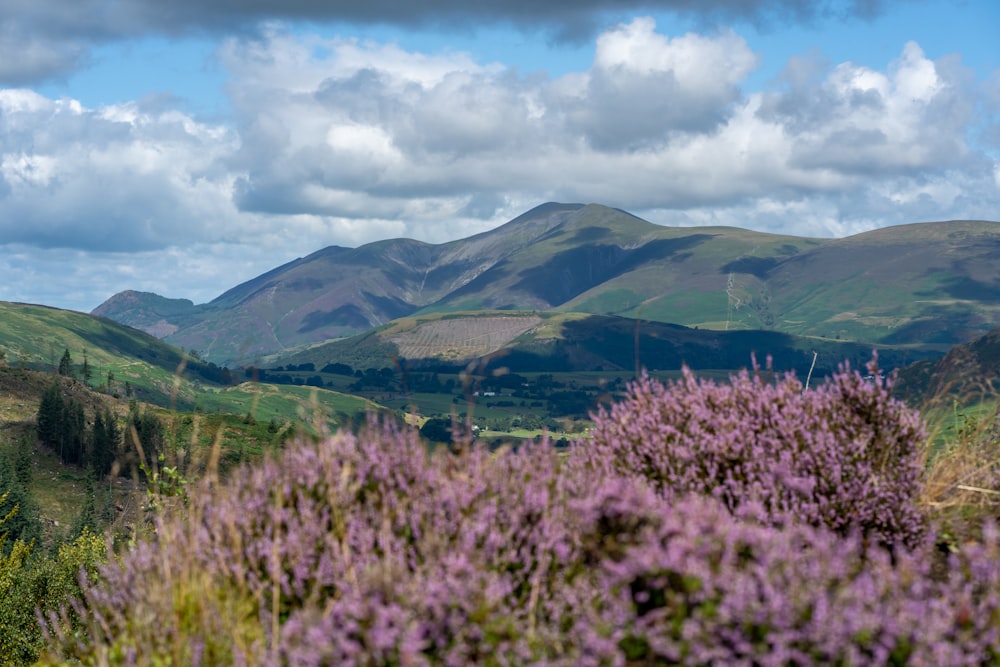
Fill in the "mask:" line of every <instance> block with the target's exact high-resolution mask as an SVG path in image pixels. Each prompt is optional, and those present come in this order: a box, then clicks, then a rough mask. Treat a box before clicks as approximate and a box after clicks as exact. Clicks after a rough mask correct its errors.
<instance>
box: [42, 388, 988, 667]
mask: <svg viewBox="0 0 1000 667" xmlns="http://www.w3.org/2000/svg"><path fill="white" fill-rule="evenodd" d="M686 381H688V382H690V380H686ZM839 381H840V382H841V384H839V385H838V384H837V383H838V380H836V379H835V380H834V382H833V384H832V386H830V387H827V388H824V389H822V390H820V391H819V392H818V393H817V397H810V396H809V394H808V393H807V395H806V396H805V397H802V396H801V392H800V398H798V399H797V398H795V397H794V396H793V395H792V394H793V393H794V392H793V391H792V388H794V386H795V385H793V384H791V383H790V380H786V381H785V383H786V384H779V385H775V389H774V390H771V389H768V388H767V387H768V386H769V385H767V384H764V383H756V381H755V380H754V379H752V378H750V377H746V378H744V379H743V380H740V379H737V380H736V381H735V382H734V386H737V385H738V384H739V383H740V382H745V383H746V384H747V388H745V389H742V390H739V391H741V392H743V393H739V394H737V395H736V396H735V397H728V398H727V396H726V394H725V392H723V391H721V390H720V389H719V388H718V387H715V386H714V385H710V384H697V385H691V388H692V390H693V391H701V392H703V393H704V395H703V396H702V398H701V399H700V400H702V401H703V402H704V403H705V405H711V406H713V408H712V409H718V410H726V409H743V410H744V414H748V415H750V418H751V419H756V420H757V422H755V423H756V424H758V426H756V427H754V429H746V430H747V431H749V432H761V433H765V434H769V433H770V431H767V429H766V428H764V427H763V426H761V425H764V424H772V425H778V424H781V426H780V428H779V427H777V426H774V428H773V430H775V431H776V432H777V433H779V434H785V435H788V434H793V435H794V436H795V437H803V438H805V437H806V435H805V433H804V431H803V430H802V429H799V428H798V427H797V426H793V425H784V422H782V421H781V420H780V419H778V418H777V417H776V416H774V415H770V414H769V413H768V412H767V410H766V409H765V408H764V407H763V406H759V407H757V408H756V410H757V411H756V412H753V411H749V412H748V411H747V407H748V406H752V405H757V404H756V403H754V401H753V400H752V397H751V396H750V395H749V393H750V392H749V389H750V388H756V390H757V391H761V392H768V391H774V392H776V393H773V394H771V396H772V398H773V401H772V402H776V401H778V400H783V401H785V404H787V405H790V406H792V407H796V406H797V409H799V410H800V412H799V413H797V414H800V415H803V417H802V419H807V418H812V419H814V420H815V421H814V423H813V424H814V426H816V427H817V428H819V429H821V430H822V429H823V428H826V429H827V430H836V432H837V433H842V434H849V435H850V437H849V438H847V443H848V445H849V446H850V447H851V448H853V449H851V451H855V450H858V451H857V453H855V454H852V456H853V457H854V458H848V459H847V460H848V461H849V462H852V463H851V464H852V465H854V466H855V468H857V467H860V465H861V464H859V463H855V459H857V460H859V461H864V460H866V459H865V458H864V456H862V453H861V452H860V446H859V445H858V443H859V442H860V441H865V442H868V443H869V444H870V443H871V442H878V443H882V442H883V441H885V442H889V443H890V444H891V443H892V442H893V440H892V438H893V437H896V436H889V435H884V434H892V433H897V434H902V435H907V434H911V433H915V432H916V431H914V430H913V429H917V428H918V427H916V426H915V425H913V424H911V423H910V421H909V419H910V415H909V413H906V412H904V411H902V410H901V409H900V408H898V406H895V405H894V404H892V403H889V402H887V401H886V400H885V399H883V398H882V395H881V393H880V392H881V391H882V388H881V386H878V385H876V386H875V388H874V389H873V390H871V393H870V394H869V393H866V392H867V390H866V389H865V388H864V387H862V386H860V385H858V384H855V383H854V381H853V380H851V379H850V377H847V378H846V379H843V378H841V380H839ZM643 387H647V388H648V389H643ZM781 387H786V388H785V389H781ZM669 391H670V390H669V388H665V389H662V390H660V389H655V388H654V386H653V385H652V384H650V383H648V382H647V383H646V384H640V385H638V389H633V392H632V395H631V397H630V399H629V400H630V401H632V402H633V404H638V402H640V401H643V400H645V401H647V406H646V408H645V410H647V411H650V412H652V411H655V410H658V409H659V408H657V407H655V406H656V405H657V401H660V400H664V399H663V397H665V396H666V397H667V399H665V400H675V399H673V398H670V397H669ZM735 391H737V390H736V389H734V392H735ZM782 392H783V393H782ZM744 394H746V395H744ZM845 394H846V395H845ZM654 397H655V400H654ZM676 400H679V399H676ZM797 401H798V402H797ZM851 401H853V403H852V402H851ZM626 403H627V402H626ZM852 404H853V405H855V406H856V407H855V408H853V412H852V413H851V414H849V415H846V416H845V417H844V422H845V423H844V424H843V425H840V424H839V423H835V421H834V419H833V417H832V415H833V414H845V413H844V406H845V405H852ZM692 405H695V406H697V405H698V404H697V403H693V404H692ZM734 406H737V407H734ZM824 406H825V407H824ZM865 406H868V407H865ZM704 409H708V408H707V407H706V408H704ZM823 410H826V412H823ZM866 410H867V412H866ZM692 414H697V412H694V413H692ZM629 415H634V416H635V418H637V419H638V418H645V417H644V415H645V412H642V413H640V412H629V411H627V410H624V409H618V410H617V411H614V410H613V411H612V412H611V413H610V414H609V415H605V416H604V417H602V426H601V428H600V429H599V430H598V435H597V440H596V441H595V443H594V445H593V446H586V445H584V444H581V445H580V446H577V447H574V448H571V449H570V451H569V453H568V454H567V455H566V456H567V457H566V458H565V459H563V458H560V455H559V454H557V453H556V452H555V451H554V449H553V448H551V447H550V446H548V444H547V443H542V444H541V445H537V446H527V447H524V448H522V449H520V450H518V451H511V450H502V451H499V452H495V453H490V452H487V451H486V450H484V449H478V448H472V449H471V450H468V451H465V452H463V453H462V454H460V455H453V454H449V453H448V452H446V451H444V450H443V449H437V450H435V451H434V452H433V453H429V452H428V450H427V448H426V446H425V445H424V443H423V442H421V441H420V440H419V438H418V436H417V434H416V433H415V432H414V431H412V430H401V429H399V428H397V427H393V426H390V425H380V424H376V423H374V422H372V423H370V424H369V426H368V428H367V429H365V430H363V431H362V432H360V433H359V434H357V435H352V434H349V433H340V434H337V435H334V436H332V437H329V438H326V439H324V440H323V441H321V442H319V443H305V442H302V443H298V444H294V445H292V446H290V447H289V448H288V450H287V451H286V452H285V453H284V455H283V456H282V458H281V459H280V460H277V461H268V462H265V463H264V464H262V465H260V466H257V467H255V468H242V469H239V470H238V471H235V472H234V474H233V476H232V477H231V478H230V479H229V480H228V481H227V482H226V483H225V484H223V485H219V484H218V483H215V484H214V485H213V484H211V483H209V482H208V481H206V482H205V483H202V484H201V485H199V486H197V487H195V488H193V489H192V492H191V494H190V499H189V505H188V512H189V514H188V515H187V516H186V517H185V516H179V515H162V516H161V517H160V518H159V519H158V523H157V525H156V530H155V534H154V536H153V537H152V538H151V539H150V540H149V541H147V542H141V543H139V544H138V545H137V546H136V547H135V548H134V549H133V550H131V551H130V552H128V553H126V554H124V555H122V557H121V558H120V559H117V560H113V561H112V562H110V563H109V564H108V565H107V566H106V567H105V568H104V569H103V570H102V572H101V576H100V577H99V578H98V579H97V581H96V583H94V584H92V585H90V586H88V587H87V588H86V591H85V594H84V597H83V599H82V600H81V601H79V603H78V604H77V607H76V610H77V612H78V614H79V616H80V618H81V619H82V622H83V623H84V626H85V627H84V631H82V632H78V633H76V632H68V631H66V630H65V628H67V627H70V626H69V625H67V624H64V623H59V622H58V619H56V618H55V617H50V618H51V621H50V623H49V635H50V640H51V646H50V649H49V652H48V654H47V655H46V656H45V658H44V660H43V662H46V661H47V662H48V663H49V664H54V663H60V661H63V660H65V659H67V658H70V659H76V660H79V661H80V662H81V663H83V664H92V665H98V664H100V665H104V664H108V665H139V664H143V665H144V664H185V665H218V664H224V665H228V664H239V665H275V666H277V665H290V666H301V667H312V666H319V665H331V664H336V665H455V666H461V665H481V664H485V665H524V664H546V665H595V666H596V665H626V664H673V663H677V664H688V665H710V664H711V665H725V664H759V665H771V664H773V665H779V664H780V665H788V664H798V665H810V664H851V665H884V664H915V665H938V664H956V665H957V664H989V663H991V662H996V660H997V659H998V658H1000V634H998V629H1000V546H998V545H1000V540H998V538H997V536H996V534H995V532H989V531H987V534H986V539H985V541H984V543H983V544H982V545H979V546H973V547H968V548H965V549H963V550H961V551H960V552H959V553H957V554H955V555H953V556H952V560H951V564H950V568H949V570H948V573H947V576H944V577H943V578H942V577H938V578H935V577H932V576H931V558H929V555H930V552H929V551H928V549H930V548H931V547H930V546H929V545H928V544H927V543H925V542H924V541H920V540H918V539H917V535H918V534H919V531H918V530H917V529H916V528H913V529H912V530H910V531H909V532H907V531H905V530H896V531H893V530H890V528H895V527H897V526H902V525H906V524H905V522H904V521H903V520H902V519H898V518H885V519H881V522H874V521H869V523H868V524H866V523H861V522H859V523H851V522H843V523H836V522H831V521H828V520H825V519H824V520H816V517H826V516H828V515H826V514H823V511H826V508H827V505H826V504H824V502H826V503H829V502H832V500H835V501H836V502H846V501H842V499H839V498H834V499H832V500H825V501H822V502H821V500H820V498H819V496H818V495H817V494H815V493H814V495H815V496H816V497H815V498H813V499H812V500H809V501H808V502H807V501H806V500H802V499H801V498H809V495H808V493H806V491H809V492H810V493H812V492H813V491H814V490H815V489H818V488H825V487H823V486H822V484H828V483H829V482H820V481H811V480H809V478H808V475H809V474H811V473H810V470H815V466H816V465H818V464H815V463H814V464H812V465H813V466H814V468H810V467H808V466H805V465H801V464H798V463H797V462H799V461H809V460H810V459H809V458H808V457H807V456H806V455H805V454H802V453H799V452H797V451H796V452H795V453H794V455H793V454H788V455H787V456H786V457H785V458H782V457H778V461H779V462H785V463H784V465H785V467H784V468H779V469H780V471H781V474H782V475H784V478H785V479H791V480H793V482H795V483H796V484H797V486H796V489H797V491H796V493H797V494H798V495H790V496H788V497H787V498H786V497H785V496H782V497H779V498H772V497H769V496H768V495H767V493H765V491H767V490H769V489H771V490H773V489H774V488H775V484H774V483H773V482H768V481H766V479H765V476H764V473H763V470H764V469H765V468H766V466H765V465H761V466H759V467H758V468H752V467H749V466H747V469H749V470H751V471H752V472H753V474H754V475H756V476H757V477H753V478H750V477H745V478H741V479H753V480H757V481H755V482H754V485H748V486H746V487H745V488H746V492H745V493H742V494H740V495H737V494H736V493H735V490H737V489H740V488H741V487H739V486H738V485H737V484H735V483H733V484H730V485H725V484H723V485H721V486H722V488H723V491H724V492H717V491H715V489H716V488H717V487H718V486H720V485H719V484H711V485H707V487H706V486H701V487H697V486H696V485H692V486H693V487H695V488H690V489H685V488H681V487H675V486H673V485H672V484H673V483H672V482H670V483H668V482H669V481H670V480H672V479H673V478H672V477H670V476H669V475H675V474H676V473H674V472H670V473H669V475H667V474H662V475H661V474H659V473H657V472H656V471H657V470H658V468H656V467H655V466H652V465H650V467H649V468H641V469H640V470H641V471H642V474H638V475H637V474H634V473H633V472H632V471H631V470H629V469H628V467H627V466H619V465H618V464H617V463H616V459H615V457H613V456H612V454H614V453H615V452H617V453H618V454H619V455H620V457H621V458H622V459H623V460H624V459H628V458H629V457H635V456H636V451H633V450H637V449H638V441H633V440H629V439H628V438H626V437H624V436H622V435H617V432H616V431H614V430H613V429H612V428H611V425H612V424H613V423H621V424H624V425H627V424H628V420H629V419H630V418H632V417H630V416H629ZM816 415H828V416H829V417H828V422H824V421H823V420H821V419H819V418H818V417H817V416H816ZM869 417H879V418H885V419H889V420H898V423H888V422H887V423H883V424H879V425H873V424H871V423H870V422H868V421H866V419H868V418H869ZM616 418H617V419H618V420H620V422H614V421H613V420H614V419H616ZM769 420H770V421H769ZM703 421H704V422H705V424H703V425H698V426H694V425H692V426H691V427H690V431H691V432H695V429H700V431H698V432H700V433H703V434H710V433H715V432H716V431H710V427H709V424H731V423H732V420H730V418H729V417H720V418H719V419H718V420H715V421H713V420H709V419H708V418H707V416H705V417H704V419H703ZM651 423H653V424H655V423H657V421H656V420H655V419H654V420H652V421H651ZM692 424H694V422H692ZM623 428H624V427H623ZM673 428H674V430H675V431H680V429H679V428H678V427H673ZM626 432H627V431H626ZM662 432H664V433H671V432H673V431H671V430H670V428H668V427H667V426H664V427H663V428H662ZM717 432H718V433H721V432H722V429H721V428H719V429H717ZM872 433H878V434H879V435H877V436H873V435H872ZM824 437H825V436H824ZM865 437H867V438H868V440H864V438H865ZM907 437H909V435H907ZM602 438H603V439H602ZM766 438H772V439H773V442H778V441H779V440H778V436H777V435H766ZM766 438H765V439H766ZM730 440H731V441H733V442H739V439H738V438H736V437H735V436H730ZM768 442H771V440H768ZM812 442H816V443H819V444H823V443H826V442H827V441H826V440H825V439H824V438H823V437H817V438H815V439H814V440H813V441H812ZM692 446H693V445H692ZM758 446H759V445H758ZM709 451H711V450H709ZM892 451H893V452H895V450H892ZM903 451H904V453H905V452H906V451H907V450H906V448H905V447H903ZM602 452H603V454H602ZM880 455H881V456H885V455H886V454H885V452H882V453H881V454H880ZM893 455H895V454H893ZM823 456H826V457H828V458H826V459H817V460H824V461H827V460H829V461H832V462H833V463H837V464H839V465H841V466H843V467H842V469H841V470H842V472H841V473H839V474H840V476H841V479H843V480H845V483H848V482H850V480H851V479H853V478H852V475H853V474H854V472H853V471H854V469H855V468H848V467H847V465H846V464H845V463H843V460H844V459H841V458H836V457H835V456H834V454H832V453H826V454H824V455H823ZM870 458H871V459H872V462H870V463H869V464H867V465H869V466H870V468H871V470H873V471H876V472H878V473H879V474H880V475H882V476H883V477H885V479H886V481H885V482H884V483H885V484H887V485H890V486H891V484H892V483H893V480H894V479H895V477H893V476H892V475H890V474H889V472H888V471H887V469H886V468H887V467H888V464H886V467H885V468H883V467H879V466H877V465H876V464H875V462H874V461H875V459H877V456H875V455H874V454H873V455H871V456H870ZM633 460H634V461H636V463H639V462H641V459H637V458H635V459H633ZM720 460H721V459H720ZM903 460H904V461H905V460H906V459H905V457H904V459H903ZM691 464H692V465H694V462H691ZM716 466H717V467H721V463H719V464H716ZM666 469H667V470H674V469H672V468H666ZM739 469H740V468H734V470H739ZM677 470H678V471H679V470H680V468H679V467H678V468H677ZM844 470H849V472H843V471H844ZM820 472H823V471H816V474H819V473H820ZM741 474H742V473H741ZM717 479H721V480H723V481H726V480H729V479H734V480H735V479H737V478H736V476H735V475H734V474H730V475H729V476H728V477H727V476H725V475H723V476H721V477H719V478H717ZM850 483H853V482H850ZM913 483H915V481H914V482H913ZM706 491H707V492H706ZM727 491H728V492H732V493H730V495H727V493H726V492H727ZM900 493H901V492H900ZM882 497H891V496H888V495H886V496H882ZM736 500H738V501H739V502H736ZM899 504H901V505H902V504H904V503H902V502H900V503H899ZM851 507H853V505H852V506H851ZM859 507H865V505H864V504H861V505H859ZM803 508H808V509H810V511H812V512H813V513H812V514H810V513H808V512H805V511H803ZM894 511H895V510H894ZM890 515H891V513H890ZM802 518H805V519H806V521H802V520H801V519H802ZM894 521H895V522H896V523H893V522H894ZM914 521H915V519H914ZM831 527H832V528H833V529H834V530H831ZM865 531H868V533H869V534H868V535H866V533H865ZM872 532H877V534H878V535H880V536H881V537H884V538H889V537H897V536H905V537H908V538H909V539H908V540H900V541H899V543H897V544H896V545H895V547H894V548H893V550H892V551H891V552H890V551H888V550H885V549H884V548H883V547H882V546H880V545H879V544H878V543H877V541H873V540H871V539H868V537H869V536H870V533H872ZM52 621H55V622H52Z"/></svg>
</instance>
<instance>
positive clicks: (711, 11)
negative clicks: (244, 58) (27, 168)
mask: <svg viewBox="0 0 1000 667" xmlns="http://www.w3.org/2000/svg"><path fill="white" fill-rule="evenodd" d="M882 4H883V2H882V0H821V1H816V0H614V1H611V0H548V1H546V2H528V1H527V0H481V1H479V2H474V3H471V2H468V0H428V1H424V2H399V1H398V0H367V1H366V2H357V0H213V2H207V3H206V2H203V1H202V0H171V1H170V2H163V1H162V0H130V1H129V2H112V1H111V0H72V1H67V0H10V1H8V2H6V3H5V4H4V11H3V12H2V14H0V84H7V85H24V84H26V83H28V82H31V81H41V80H45V79H49V78H53V77H55V78H58V77H60V76H64V75H66V74H68V73H69V72H72V71H74V70H75V69H77V68H78V67H79V66H80V64H81V62H84V61H85V60H86V57H87V54H88V53H89V50H90V49H91V48H92V47H93V46H95V45H97V44H100V43H103V42H107V41H113V40H123V39H133V38H137V37H143V36H148V35H167V36H178V35H190V34H204V33H212V34H233V33H243V34H247V33H250V32H252V31H254V30H256V28H257V27H258V26H259V25H261V24H262V23H267V22H270V21H275V20H279V21H293V22H339V23H349V24H375V25H395V26H404V27H421V28H434V29H461V30H466V31H467V30H473V29H475V28H476V27H477V26H481V25H489V24H493V25H496V24H505V25H508V26H511V27H514V28H520V29H525V30H529V31H536V32H537V31H542V32H544V33H548V34H549V35H551V36H554V37H556V38H567V39H574V40H581V39H586V38H589V37H590V36H591V35H593V34H594V32H595V31H596V30H597V28H598V27H599V26H601V25H604V24H606V23H607V20H608V17H609V16H621V14H622V13H623V12H630V13H631V12H635V11H647V12H652V11H674V12H677V13H679V14H686V15H692V16H696V17H700V18H701V19H703V20H704V21H705V23H706V25H707V24H709V23H710V22H712V21H722V20H724V21H730V20H734V19H735V20H744V21H750V22H753V23H758V24H761V23H773V22H809V21H812V20H814V19H816V18H817V17H830V16H836V17H857V16H861V17H869V16H873V15H875V14H877V13H879V12H880V11H881V8H882Z"/></svg>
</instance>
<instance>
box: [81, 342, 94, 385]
mask: <svg viewBox="0 0 1000 667" xmlns="http://www.w3.org/2000/svg"><path fill="white" fill-rule="evenodd" d="M93 375H94V372H93V371H92V370H91V368H90V362H89V361H87V351H86V350H84V351H83V365H82V366H81V367H80V376H81V377H82V378H83V383H84V384H86V385H89V384H90V378H91V377H93Z"/></svg>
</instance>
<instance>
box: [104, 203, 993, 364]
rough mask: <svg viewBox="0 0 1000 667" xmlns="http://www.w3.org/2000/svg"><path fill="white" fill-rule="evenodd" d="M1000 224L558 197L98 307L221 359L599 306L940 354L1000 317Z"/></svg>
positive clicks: (710, 325) (616, 312) (611, 311)
mask: <svg viewBox="0 0 1000 667" xmlns="http://www.w3.org/2000/svg"><path fill="white" fill-rule="evenodd" d="M997 256H1000V223H996V222H977V221H952V222H936V223H921V224H913V225H905V226H901V227H890V228H885V229H880V230H876V231H872V232H867V233H865V234H859V235H856V236H852V237H849V238H845V239H812V238H800V237H793V236H781V235H774V234H764V233H760V232H753V231H748V230H743V229H737V228H732V227H697V228H678V227H663V226H660V225H655V224H652V223H650V222H647V221H645V220H642V219H640V218H637V217H635V216H633V215H631V214H629V213H627V212H624V211H621V210H617V209H612V208H608V207H605V206H600V205H597V204H590V205H583V204H556V203H549V204H544V205H542V206H539V207H537V208H535V209H532V210H530V211H528V212H526V213H524V214H523V215H521V216H519V217H517V218H515V219H514V220H512V221H510V222H508V223H507V224H505V225H502V226H500V227H498V228H496V229H494V230H491V231H489V232H485V233H483V234H478V235H475V236H471V237H469V238H466V239H461V240H457V241H452V242H450V243H444V244H439V245H432V244H427V243H422V242H419V241H414V240H410V239H395V240H388V241H380V242H378V243H371V244H368V245H364V246H361V247H359V248H342V247H336V246H334V247H329V248H325V249H323V250H319V251H318V252H316V253H313V254H312V255H309V256H308V257H305V258H301V259H297V260H295V261H293V262H289V263H288V264H285V265H283V266H279V267H277V268H275V269H273V270H271V271H269V272H267V273H265V274H263V275H261V276H258V277H257V278H254V279H253V280H250V281H247V282H246V283H243V284H241V285H238V286H236V287H234V288H232V289H231V290H229V291H227V292H225V293H224V294H222V295H221V296H219V297H218V298H216V299H214V300H213V301H211V302H210V303H208V304H202V305H193V304H191V302H189V301H184V300H177V299H165V298H163V297H159V296H156V295H149V294H138V293H135V292H125V293H122V294H119V295H115V296H114V297H112V298H111V299H109V300H108V301H107V302H106V303H104V304H102V305H101V306H99V307H98V308H97V309H95V311H94V314H97V315H103V316H106V317H110V318H112V319H115V320H117V321H120V322H128V323H131V324H133V325H135V326H138V327H140V328H142V329H144V330H146V331H148V332H151V333H154V334H155V335H158V336H161V337H162V338H163V339H164V340H166V341H168V342H170V343H173V344H175V345H178V346H182V347H184V348H186V349H195V350H197V351H198V352H199V353H200V354H201V355H202V356H203V357H204V358H205V359H209V360H212V361H214V362H216V363H218V364H230V365H231V364H234V363H246V362H250V363H256V362H257V361H259V360H260V359H261V358H263V357H266V356H268V355H274V354H288V353H290V352H294V351H296V350H297V349H300V348H304V347H307V346H310V345H313V344H316V343H318V342H323V341H327V340H330V339H335V338H343V337H348V336H352V335H355V334H359V333H362V332H365V331H367V330H369V329H371V328H373V327H378V326H381V325H384V324H386V323H388V322H391V321H393V320H396V319H398V318H403V317H408V316H414V315H422V314H429V313H442V312H467V311H476V310H483V311H496V310H505V311H525V310H530V311H536V312H539V313H542V312H563V313H573V312H577V313H589V314H595V315H611V316H622V317H628V318H635V319H639V320H643V321H655V322H664V323H677V324H682V325H686V326H690V327H695V326H697V327H699V328H700V329H715V330H736V329H763V330H771V331H775V332H783V333H789V334H798V335H806V336H814V337H822V338H827V339H831V340H836V339H841V340H844V341H859V342H864V343H867V344H880V345H881V344H893V345H917V346H931V347H934V348H936V349H937V350H939V351H944V350H946V349H947V348H948V347H950V346H951V345H953V344H956V343H960V342H966V341H968V340H970V339H972V338H974V337H975V336H978V335H982V334H983V333H985V332H986V331H989V330H990V329H991V328H993V327H995V326H998V325H1000V274H998V273H997V272H996V270H995V266H996V262H995V258H996V257H997Z"/></svg>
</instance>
